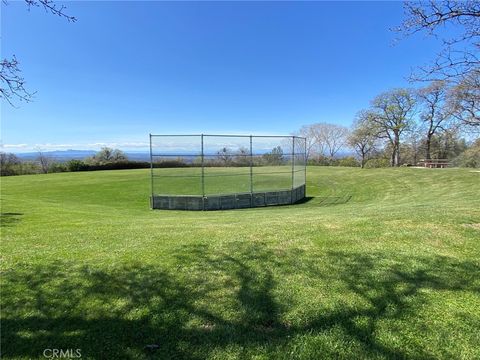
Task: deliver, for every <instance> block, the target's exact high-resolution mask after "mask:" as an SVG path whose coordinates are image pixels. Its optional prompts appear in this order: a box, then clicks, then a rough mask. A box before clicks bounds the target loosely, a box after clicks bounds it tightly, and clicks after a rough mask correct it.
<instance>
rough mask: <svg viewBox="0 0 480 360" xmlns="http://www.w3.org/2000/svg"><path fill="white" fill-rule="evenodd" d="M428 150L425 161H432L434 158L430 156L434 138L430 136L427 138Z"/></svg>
mask: <svg viewBox="0 0 480 360" xmlns="http://www.w3.org/2000/svg"><path fill="white" fill-rule="evenodd" d="M426 146H427V149H426V152H425V160H430V157H431V156H432V155H431V154H430V148H431V147H432V137H431V136H428V137H427V143H426Z"/></svg>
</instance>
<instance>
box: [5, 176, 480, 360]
mask: <svg viewBox="0 0 480 360" xmlns="http://www.w3.org/2000/svg"><path fill="white" fill-rule="evenodd" d="M1 182H2V183H1V190H2V192H1V200H2V223H1V225H2V226H1V230H2V242H1V256H2V262H1V271H2V274H1V306H2V307H1V316H2V319H1V325H2V326H1V327H2V328H1V340H2V349H1V351H2V354H1V355H2V358H4V359H28V358H34V359H36V358H38V359H42V358H44V357H43V351H44V349H46V348H48V349H52V348H56V349H80V350H81V355H82V358H84V359H204V358H208V359H322V358H335V359H342V358H344V359H353V358H354V359H394V358H409V359H434V358H435V359H475V358H476V359H478V358H480V346H479V344H480V172H475V171H472V170H467V169H438V170H437V169H411V168H402V169H371V170H361V169H352V168H326V167H309V168H308V170H307V193H308V196H309V197H311V198H310V199H308V201H306V202H304V203H302V204H297V205H289V206H281V207H269V208H257V209H244V210H229V211H215V212H182V211H151V210H149V206H148V196H149V193H150V178H149V170H125V171H98V172H80V173H61V174H49V175H32V176H18V177H9V178H2V179H1ZM149 344H156V345H158V349H155V350H152V351H150V350H147V349H145V346H146V345H149Z"/></svg>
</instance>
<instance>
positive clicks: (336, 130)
mask: <svg viewBox="0 0 480 360" xmlns="http://www.w3.org/2000/svg"><path fill="white" fill-rule="evenodd" d="M321 128H322V131H321V132H320V136H321V137H322V140H321V141H323V142H324V143H325V147H326V150H327V154H328V156H329V157H330V159H333V158H334V157H335V155H336V154H337V153H338V151H339V150H340V149H341V148H342V147H344V146H345V145H346V144H347V138H348V135H349V130H348V128H346V127H345V126H341V125H335V124H322V126H321Z"/></svg>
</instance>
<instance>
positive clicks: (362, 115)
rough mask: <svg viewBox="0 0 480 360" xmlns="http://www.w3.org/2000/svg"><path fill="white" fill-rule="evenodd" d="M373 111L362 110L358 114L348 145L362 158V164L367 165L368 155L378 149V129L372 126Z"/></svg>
mask: <svg viewBox="0 0 480 360" xmlns="http://www.w3.org/2000/svg"><path fill="white" fill-rule="evenodd" d="M371 116H372V113H371V112H369V111H366V110H362V111H360V112H359V113H358V114H357V117H356V119H355V122H354V125H353V130H352V132H351V133H350V135H349V137H348V141H347V142H348V145H349V146H350V147H351V148H352V149H353V150H354V151H355V152H356V153H357V155H358V157H359V158H360V166H361V167H362V169H363V167H364V166H365V162H366V161H367V160H368V157H369V156H370V154H371V153H373V152H374V151H375V149H376V145H377V133H378V131H377V130H376V129H374V128H373V127H372V124H373V123H372V121H371V119H370V117H371Z"/></svg>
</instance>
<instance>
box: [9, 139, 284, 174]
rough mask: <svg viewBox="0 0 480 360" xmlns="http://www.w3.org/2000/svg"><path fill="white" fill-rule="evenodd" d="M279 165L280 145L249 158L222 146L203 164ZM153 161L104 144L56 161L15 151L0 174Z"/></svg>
mask: <svg viewBox="0 0 480 360" xmlns="http://www.w3.org/2000/svg"><path fill="white" fill-rule="evenodd" d="M250 162H252V166H268V165H270V166H276V165H283V164H285V163H286V162H287V158H286V157H285V156H284V154H283V149H282V147H281V146H277V147H274V148H273V149H272V150H271V151H268V152H266V153H264V154H262V155H260V156H256V157H254V158H252V159H251V158H250V152H249V150H247V149H244V148H240V149H239V150H237V151H233V150H231V149H229V148H227V147H223V148H221V149H220V150H219V151H217V153H216V154H215V155H214V156H209V157H205V158H204V161H203V166H205V167H225V166H228V167H230V166H232V167H235V166H250ZM201 165H202V160H201V157H200V156H199V157H197V158H195V159H194V160H193V161H189V160H188V159H185V158H184V157H180V156H179V157H176V158H174V159H172V158H159V159H157V160H155V161H154V163H153V166H154V167H155V168H181V167H200V166H201ZM149 167H150V162H147V161H132V160H129V159H128V157H127V156H126V155H125V153H124V152H123V151H121V150H118V149H111V148H109V147H104V148H102V149H101V150H100V151H98V152H97V153H96V154H95V155H93V156H91V157H87V158H85V159H83V160H75V159H73V160H69V161H66V162H59V161H55V159H53V158H51V157H49V156H48V155H47V154H45V153H44V152H42V151H38V155H37V158H36V159H35V160H34V161H22V160H21V159H20V158H19V157H18V156H17V155H15V154H12V153H4V152H0V174H1V176H12V175H28V174H47V173H56V172H74V171H95V170H120V169H143V168H149Z"/></svg>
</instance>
